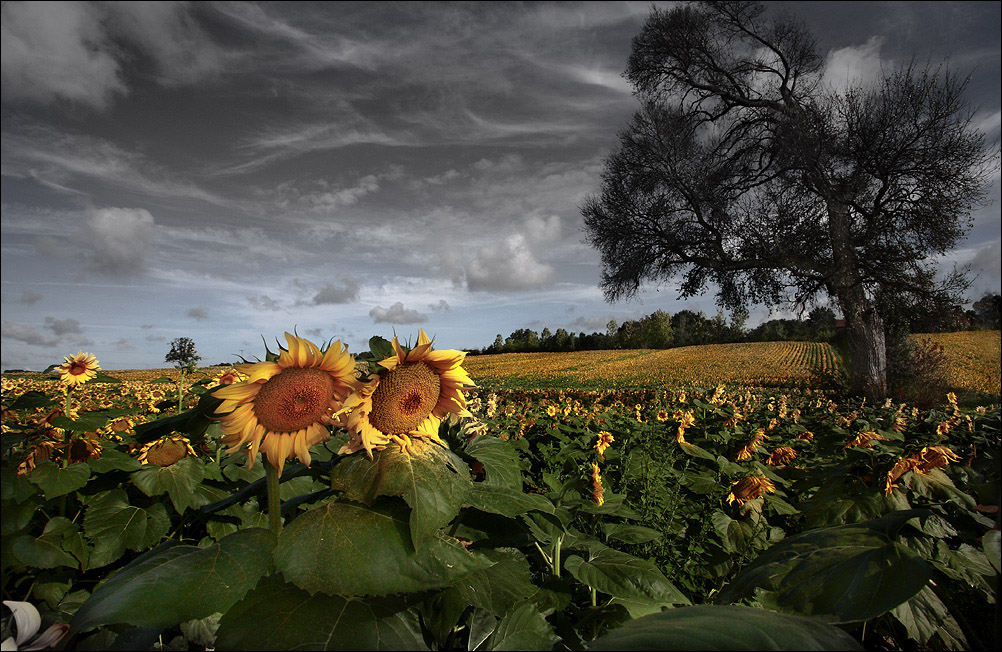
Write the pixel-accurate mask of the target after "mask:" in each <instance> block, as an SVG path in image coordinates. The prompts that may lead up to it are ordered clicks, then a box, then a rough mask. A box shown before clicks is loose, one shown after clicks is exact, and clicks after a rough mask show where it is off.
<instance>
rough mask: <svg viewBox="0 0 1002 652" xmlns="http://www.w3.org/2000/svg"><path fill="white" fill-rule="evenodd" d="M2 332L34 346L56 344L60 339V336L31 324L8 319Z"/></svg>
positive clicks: (6, 335) (3, 334) (4, 335)
mask: <svg viewBox="0 0 1002 652" xmlns="http://www.w3.org/2000/svg"><path fill="white" fill-rule="evenodd" d="M0 334H2V336H3V337H5V338H10V339H12V340H17V341H18V342H24V343H25V344H30V345H32V346H56V345H57V344H59V341H60V338H59V337H58V336H56V335H46V334H45V333H41V332H39V331H38V329H36V328H32V327H31V326H24V325H22V324H15V323H14V322H11V321H6V320H4V322H3V326H2V331H0Z"/></svg>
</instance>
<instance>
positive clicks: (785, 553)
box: [720, 510, 930, 623]
mask: <svg viewBox="0 0 1002 652" xmlns="http://www.w3.org/2000/svg"><path fill="white" fill-rule="evenodd" d="M928 515H929V512H928V511H926V510H906V511H899V512H892V513H890V514H888V515H887V516H884V517H882V518H879V519H876V520H872V521H866V522H864V523H856V524H852V525H839V526H836V527H829V528H820V529H817V530H809V531H807V532H804V533H802V534H798V535H796V536H792V537H790V538H788V539H784V540H782V541H779V542H777V543H775V544H773V545H772V546H771V547H770V548H769V549H768V550H766V551H765V552H764V553H762V554H761V555H760V556H759V557H758V558H757V559H755V560H754V561H753V562H752V563H751V564H749V565H748V566H746V567H745V568H744V569H743V570H742V571H741V572H740V573H738V574H737V576H735V577H734V579H733V580H732V582H731V583H730V584H729V585H728V586H726V587H725V588H724V590H723V591H722V592H721V595H720V599H721V600H722V601H725V602H733V601H735V600H737V599H740V598H742V597H746V596H747V597H750V596H752V595H754V596H755V598H756V599H757V600H758V601H759V603H760V604H762V605H763V606H765V607H767V608H769V609H773V610H775V611H784V612H792V613H799V614H803V615H808V616H821V617H823V618H824V619H825V620H827V621H829V622H833V623H849V622H858V621H862V620H869V619H870V618H875V617H877V616H879V615H881V614H883V613H885V612H887V611H889V610H890V609H893V608H894V607H896V606H897V605H900V604H901V603H903V602H905V601H906V600H908V599H909V598H911V597H912V596H913V595H915V594H916V593H918V592H919V591H920V590H921V589H922V587H923V586H925V585H926V583H927V582H928V580H929V576H930V568H929V564H927V563H926V561H925V560H924V559H922V558H921V557H920V556H918V555H917V554H916V553H915V552H913V551H911V550H910V549H908V548H907V547H906V546H904V545H903V544H902V543H900V542H899V541H897V540H896V539H897V533H898V532H899V531H900V530H901V528H903V527H904V525H905V524H906V523H907V522H908V520H909V519H911V518H914V517H916V516H920V517H921V516H928Z"/></svg>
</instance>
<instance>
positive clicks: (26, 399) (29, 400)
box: [6, 390, 56, 410]
mask: <svg viewBox="0 0 1002 652" xmlns="http://www.w3.org/2000/svg"><path fill="white" fill-rule="evenodd" d="M55 404H56V401H55V400H53V399H51V398H49V397H48V396H47V395H46V394H44V393H43V392H38V391H35V390H30V391H27V392H25V393H24V394H21V395H20V396H18V397H17V398H16V399H14V402H13V403H11V404H10V405H8V406H7V408H6V409H8V410H29V409H34V408H40V407H49V406H50V405H55Z"/></svg>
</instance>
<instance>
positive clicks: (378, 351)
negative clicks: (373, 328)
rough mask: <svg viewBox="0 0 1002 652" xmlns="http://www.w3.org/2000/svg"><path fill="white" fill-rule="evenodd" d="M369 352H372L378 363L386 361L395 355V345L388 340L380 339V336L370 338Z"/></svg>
mask: <svg viewBox="0 0 1002 652" xmlns="http://www.w3.org/2000/svg"><path fill="white" fill-rule="evenodd" d="M369 351H371V352H372V355H373V356H374V357H375V360H376V362H379V361H381V360H385V359H386V358H388V357H390V356H391V355H394V353H395V350H394V348H393V344H392V343H391V342H390V341H389V340H387V339H386V338H383V337H379V336H378V335H374V336H373V337H370V338H369Z"/></svg>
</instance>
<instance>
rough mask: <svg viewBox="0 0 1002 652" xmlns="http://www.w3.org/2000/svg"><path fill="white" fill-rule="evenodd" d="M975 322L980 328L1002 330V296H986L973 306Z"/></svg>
mask: <svg viewBox="0 0 1002 652" xmlns="http://www.w3.org/2000/svg"><path fill="white" fill-rule="evenodd" d="M972 310H973V312H974V321H975V323H976V324H977V325H978V326H979V327H980V328H987V329H989V330H999V329H1000V328H1002V295H998V294H986V295H984V296H983V297H981V298H980V299H978V300H977V301H975V302H974V305H973V306H972Z"/></svg>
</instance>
